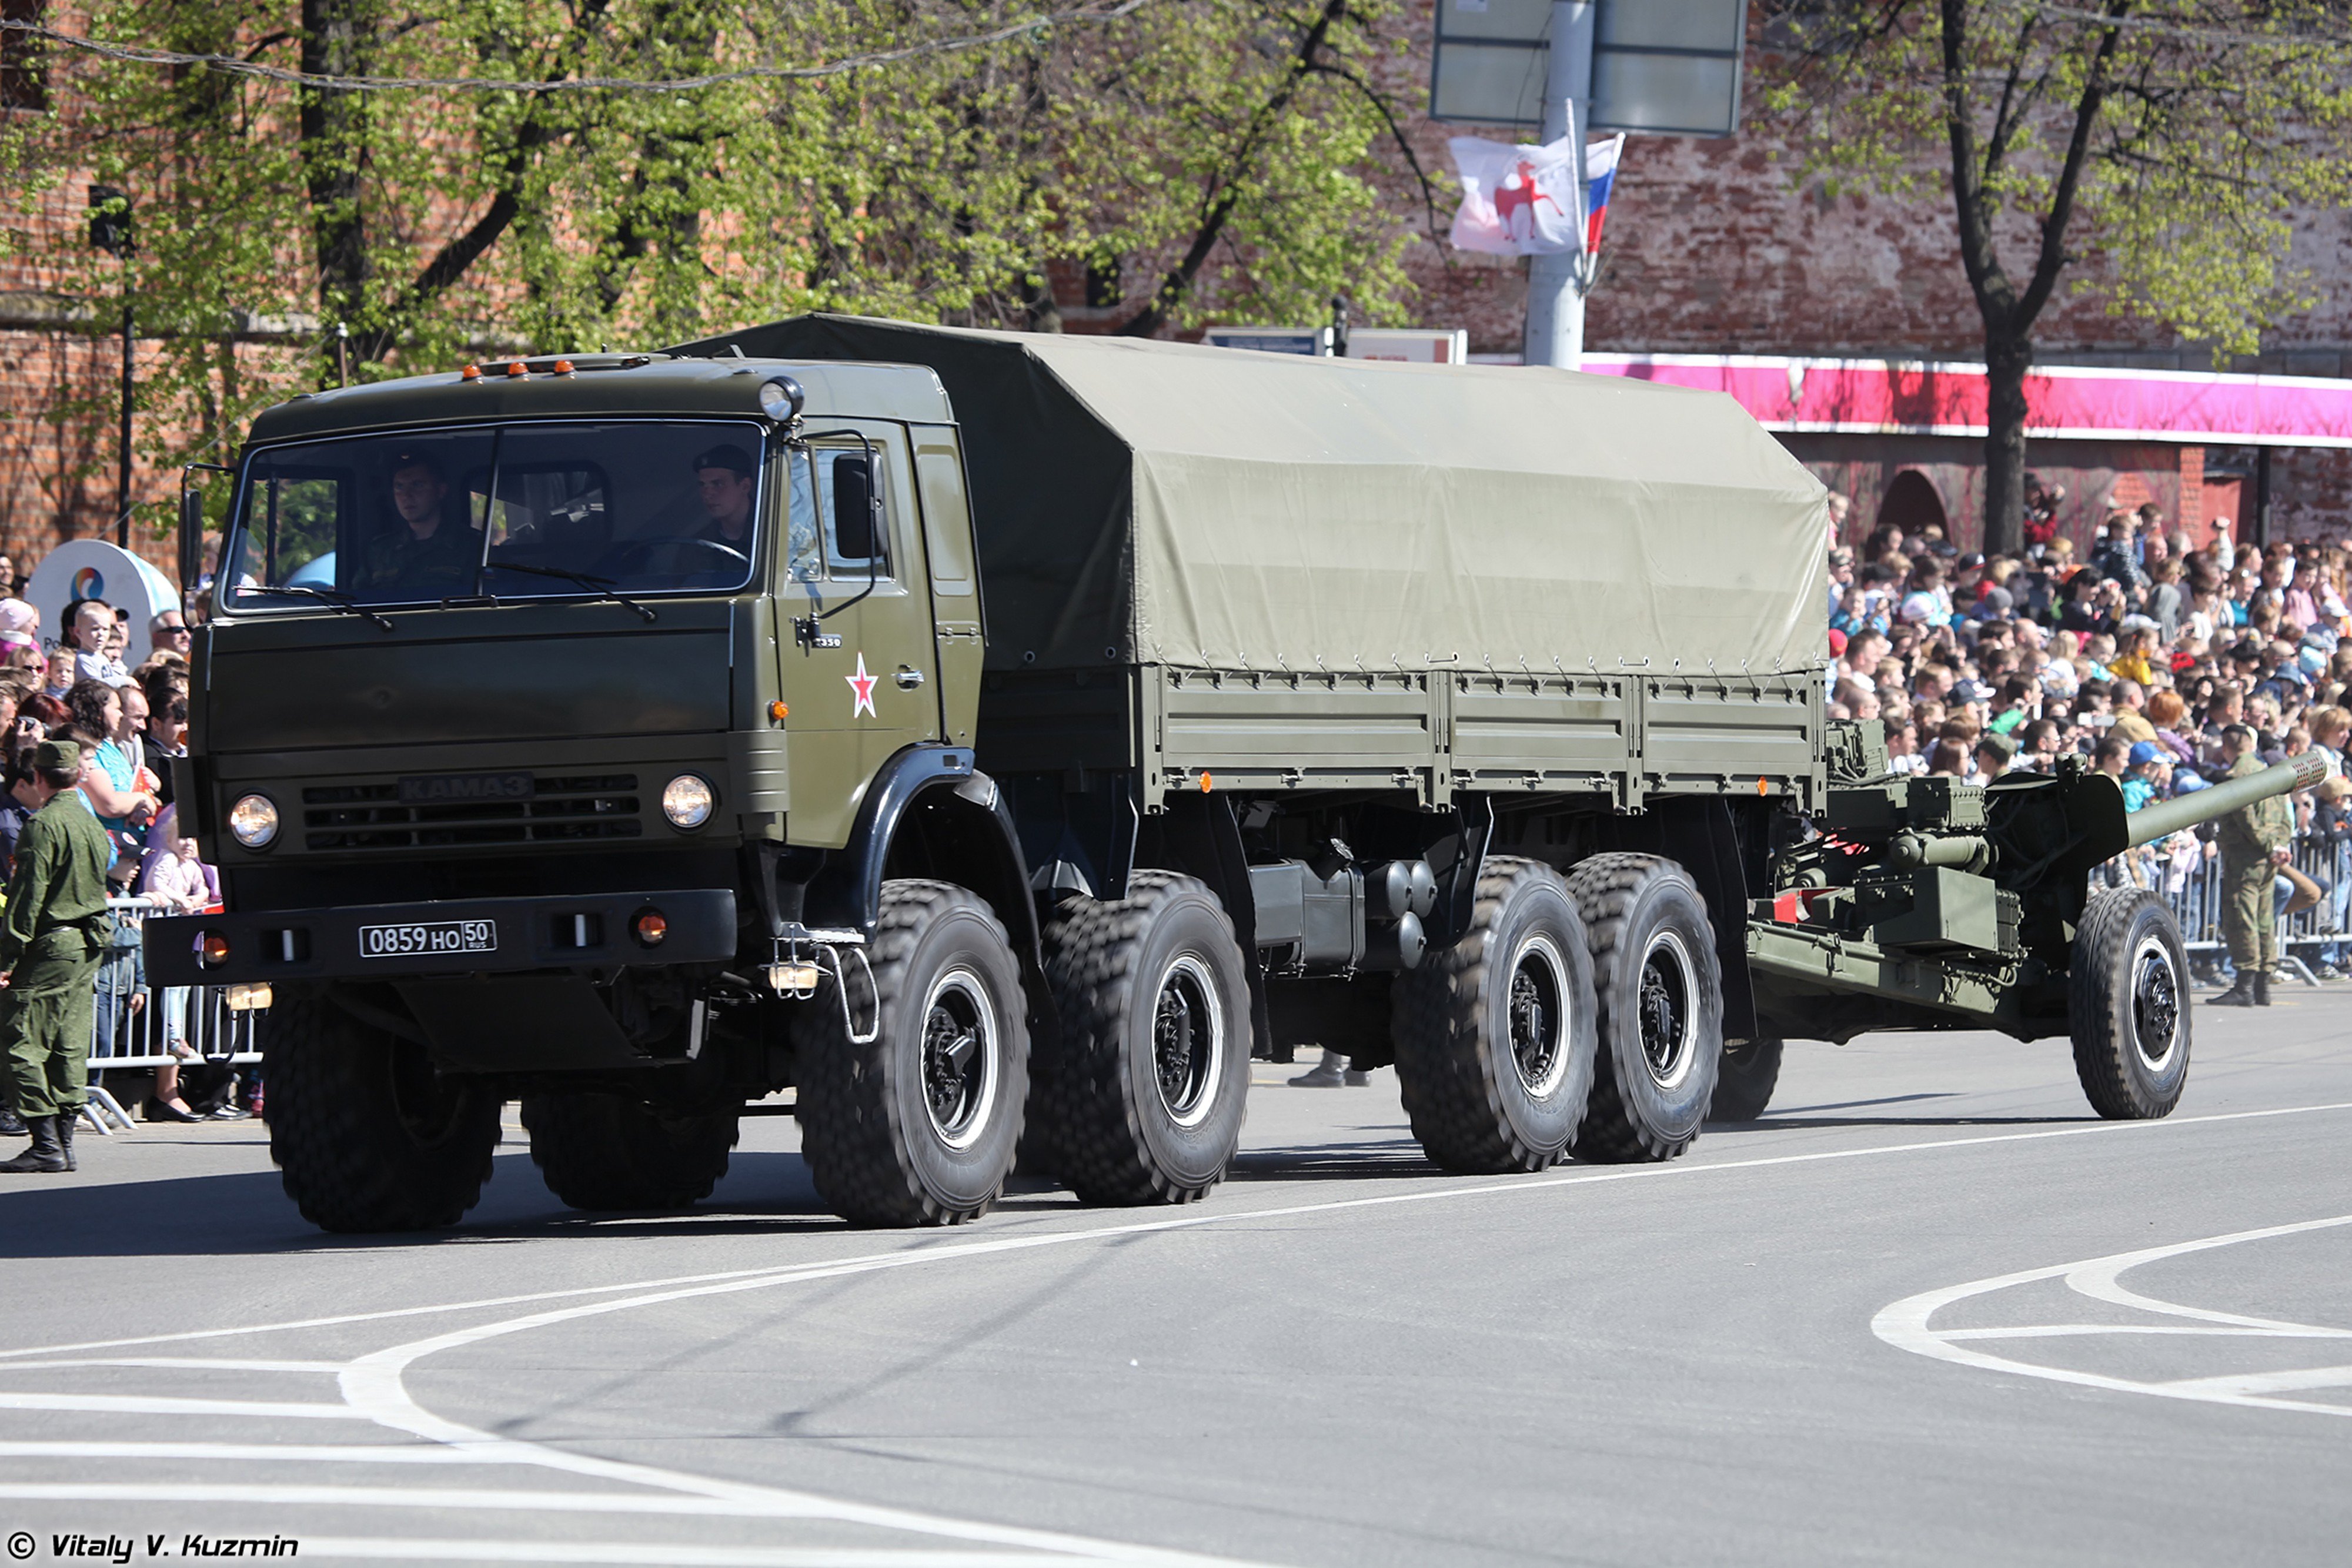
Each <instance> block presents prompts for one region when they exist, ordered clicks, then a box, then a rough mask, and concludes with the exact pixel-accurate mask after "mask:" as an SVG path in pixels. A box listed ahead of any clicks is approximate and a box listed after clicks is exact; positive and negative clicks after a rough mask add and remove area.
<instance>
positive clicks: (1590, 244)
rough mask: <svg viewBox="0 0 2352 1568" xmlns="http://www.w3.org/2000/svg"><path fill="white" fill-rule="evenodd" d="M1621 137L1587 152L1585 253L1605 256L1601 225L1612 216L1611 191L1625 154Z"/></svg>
mask: <svg viewBox="0 0 2352 1568" xmlns="http://www.w3.org/2000/svg"><path fill="white" fill-rule="evenodd" d="M1624 147H1625V138H1624V137H1623V136H1622V134H1621V135H1617V136H1612V137H1611V138H1610V139H1609V140H1608V141H1591V142H1587V143H1586V144H1585V148H1584V189H1585V198H1584V251H1585V254H1586V255H1587V256H1598V255H1599V254H1600V253H1601V220H1602V219H1603V218H1605V217H1607V216H1608V215H1609V187H1610V186H1612V185H1613V184H1615V183H1617V154H1618V153H1619V152H1622V151H1623V150H1624Z"/></svg>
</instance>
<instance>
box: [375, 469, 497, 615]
mask: <svg viewBox="0 0 2352 1568" xmlns="http://www.w3.org/2000/svg"><path fill="white" fill-rule="evenodd" d="M448 498H449V484H448V481H447V480H446V479H444V478H442V477H441V470H440V467H439V465H436V464H435V463H434V461H433V460H432V459H431V458H429V457H421V456H416V455H411V454H407V453H403V454H402V455H399V456H397V457H395V458H394V459H393V460H392V508H393V510H394V512H396V513H398V514H399V516H400V522H401V526H400V527H399V528H394V529H393V530H392V532H390V533H388V534H384V535H383V536H381V537H379V538H377V539H376V540H375V542H374V543H373V545H372V546H371V547H370V548H369V549H368V557H367V570H366V571H365V573H364V575H363V576H362V587H363V588H365V589H366V590H367V591H368V592H369V594H370V596H371V597H379V596H383V595H387V594H404V593H414V594H415V595H416V596H417V597H419V598H425V599H450V598H458V597H463V596H464V595H467V594H470V593H472V592H473V591H474V574H475V572H476V570H477V569H478V567H479V565H480V557H481V553H482V540H481V536H480V535H479V534H478V533H477V532H475V531H474V530H473V529H472V528H467V527H465V526H463V525H462V524H453V523H452V522H450V521H449V519H448V516H447V511H446V502H447V500H448Z"/></svg>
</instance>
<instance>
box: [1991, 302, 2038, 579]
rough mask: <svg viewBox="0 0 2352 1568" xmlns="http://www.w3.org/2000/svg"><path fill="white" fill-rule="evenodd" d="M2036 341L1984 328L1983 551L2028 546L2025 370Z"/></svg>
mask: <svg viewBox="0 0 2352 1568" xmlns="http://www.w3.org/2000/svg"><path fill="white" fill-rule="evenodd" d="M2032 363H2033V342H2032V339H2030V338H2027V337H2025V336H2023V335H2022V334H2017V335H2011V334H2009V333H2004V332H2000V331H1995V330H1990V329H1988V330H1987V331H1986V333H1985V492H1984V553H1985V554H1986V555H1988V556H1994V555H2020V554H2022V553H2023V551H2024V549H2025V372H2026V371H2027V370H2028V369H2029V368H2030V367H2031V366H2032Z"/></svg>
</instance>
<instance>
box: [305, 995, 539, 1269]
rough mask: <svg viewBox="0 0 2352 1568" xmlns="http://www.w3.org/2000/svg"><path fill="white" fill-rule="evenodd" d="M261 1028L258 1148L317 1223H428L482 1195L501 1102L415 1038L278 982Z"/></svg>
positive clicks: (355, 1227) (370, 1227)
mask: <svg viewBox="0 0 2352 1568" xmlns="http://www.w3.org/2000/svg"><path fill="white" fill-rule="evenodd" d="M262 1028H263V1030H264V1045H263V1061H262V1081H263V1082H265V1083H267V1084H268V1086H269V1110H268V1122H269V1157H270V1158H271V1159H273V1160H275V1161H276V1162H277V1163H278V1172H279V1176H280V1180H281V1181H282V1182H283V1183H284V1185H285V1187H286V1196H287V1197H290V1198H292V1199H293V1200H294V1205H295V1207H297V1208H299V1209H300V1210H301V1211H302V1218H305V1219H307V1220H309V1221H310V1223H311V1224H313V1225H315V1226H317V1227H319V1228H320V1229H321V1230H334V1231H351V1232H362V1233H365V1232H375V1231H393V1230H432V1229H436V1228H439V1227H441V1226H445V1225H455V1224H456V1223H457V1220H458V1219H459V1218H460V1217H462V1216H463V1215H464V1214H465V1212H466V1211H467V1209H469V1208H471V1207H474V1205H475V1204H476V1203H477V1202H478V1201H479V1199H480V1197H481V1196H482V1184H483V1183H484V1182H486V1181H488V1180H489V1179H490V1156H491V1153H492V1151H494V1150H495V1149H497V1147H498V1146H499V1109H500V1107H501V1105H502V1104H503V1103H504V1102H503V1101H501V1100H500V1099H499V1096H498V1095H496V1094H495V1093H493V1092H489V1091H488V1090H487V1089H485V1088H484V1087H483V1086H482V1085H481V1084H480V1083H479V1082H478V1081H475V1080H472V1079H468V1078H466V1077H464V1076H462V1075H458V1074H445V1073H442V1072H440V1071H437V1070H436V1068H435V1067H434V1065H433V1062H432V1059H431V1058H430V1057H429V1056H428V1055H427V1054H426V1053H425V1047H424V1046H422V1045H419V1044H417V1043H416V1042H415V1041H414V1040H403V1039H401V1038H400V1037H399V1036H397V1035H395V1034H394V1033H392V1032H391V1031H389V1030H383V1029H378V1028H376V1027H375V1026H374V1025H373V1024H367V1023H362V1022H361V1021H360V1020H359V1019H355V1018H353V1017H352V1016H351V1015H350V1014H349V1013H346V1012H344V1011H343V1010H342V1009H341V1008H338V1007H336V1006H335V1005H334V1003H332V1002H331V1001H330V1000H328V999H327V998H326V997H325V996H324V995H322V994H321V993H320V992H318V991H315V990H311V989H308V988H295V987H281V988H279V990H278V997H277V1001H276V1005H275V1006H274V1007H272V1008H271V1009H270V1010H269V1015H268V1021H267V1022H266V1023H264V1024H263V1026H262Z"/></svg>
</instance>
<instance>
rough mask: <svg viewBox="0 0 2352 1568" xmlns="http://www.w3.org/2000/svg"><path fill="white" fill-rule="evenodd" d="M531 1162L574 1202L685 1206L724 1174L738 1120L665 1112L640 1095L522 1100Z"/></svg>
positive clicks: (582, 1204) (557, 1193) (603, 1206)
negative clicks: (639, 1098)
mask: <svg viewBox="0 0 2352 1568" xmlns="http://www.w3.org/2000/svg"><path fill="white" fill-rule="evenodd" d="M522 1124H523V1125H524V1126H525V1127H527V1128H529V1129H530V1161H531V1164H533V1165H535V1166H538V1167H539V1172H540V1175H541V1176H543V1177H544V1178H545V1179H546V1181H547V1190H548V1191H550V1192H551V1193H553V1194H554V1195H555V1196H556V1197H560V1198H562V1200H563V1201H564V1203H566V1204H567V1205H569V1206H570V1207H573V1208H585V1209H592V1210H593V1209H615V1208H684V1207H688V1205H689V1204H694V1203H698V1202H700V1201H701V1200H702V1199H704V1198H706V1197H709V1196H710V1189H711V1188H712V1187H714V1186H718V1185H719V1177H720V1176H725V1175H726V1174H727V1155H728V1151H729V1150H730V1149H732V1148H733V1147H734V1146H735V1138H736V1134H737V1132H738V1129H739V1127H740V1119H739V1118H738V1117H737V1116H736V1114H735V1113H733V1112H731V1111H727V1112H720V1113H716V1114H705V1115H698V1116H697V1115H686V1116H677V1115H670V1114H668V1113H665V1112H663V1111H661V1110H659V1109H657V1108H656V1107H654V1106H651V1105H648V1104H646V1103H645V1102H643V1101H641V1100H633V1099H629V1098H627V1097H625V1096H624V1095H619V1094H595V1093H589V1092H578V1091H566V1092H556V1093H551V1094H530V1095H526V1096H525V1097H524V1098H523V1103H522Z"/></svg>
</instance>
